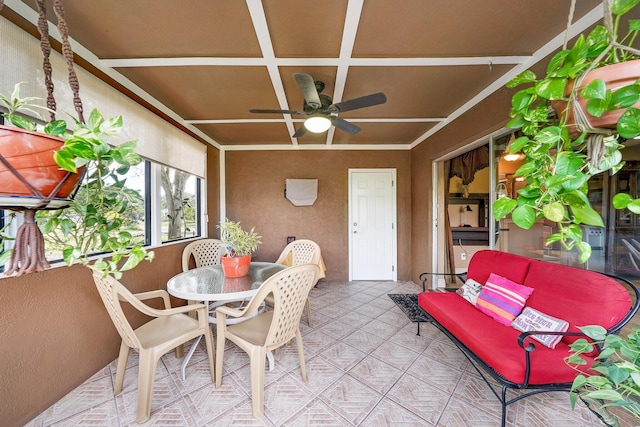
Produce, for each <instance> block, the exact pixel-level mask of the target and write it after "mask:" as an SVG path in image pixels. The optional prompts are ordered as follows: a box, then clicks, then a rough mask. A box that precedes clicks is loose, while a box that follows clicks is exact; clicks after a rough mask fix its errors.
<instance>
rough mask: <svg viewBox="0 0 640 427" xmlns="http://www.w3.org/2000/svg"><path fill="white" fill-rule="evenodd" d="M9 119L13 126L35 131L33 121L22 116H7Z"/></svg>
mask: <svg viewBox="0 0 640 427" xmlns="http://www.w3.org/2000/svg"><path fill="white" fill-rule="evenodd" d="M7 118H8V119H9V121H10V122H11V124H12V125H14V126H16V127H19V128H20V129H24V130H30V131H35V130H36V125H35V123H33V122H32V121H31V120H29V119H26V118H24V117H22V116H16V115H7Z"/></svg>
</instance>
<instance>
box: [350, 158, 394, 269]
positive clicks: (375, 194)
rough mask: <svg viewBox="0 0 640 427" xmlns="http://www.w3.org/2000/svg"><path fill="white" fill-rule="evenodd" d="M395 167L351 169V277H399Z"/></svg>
mask: <svg viewBox="0 0 640 427" xmlns="http://www.w3.org/2000/svg"><path fill="white" fill-rule="evenodd" d="M395 181H396V170H395V169H349V260H350V265H349V280H396V279H397V271H396V270H397V269H396V265H397V262H396V257H397V255H396V253H397V249H396V244H397V243H396V239H397V233H396V186H395Z"/></svg>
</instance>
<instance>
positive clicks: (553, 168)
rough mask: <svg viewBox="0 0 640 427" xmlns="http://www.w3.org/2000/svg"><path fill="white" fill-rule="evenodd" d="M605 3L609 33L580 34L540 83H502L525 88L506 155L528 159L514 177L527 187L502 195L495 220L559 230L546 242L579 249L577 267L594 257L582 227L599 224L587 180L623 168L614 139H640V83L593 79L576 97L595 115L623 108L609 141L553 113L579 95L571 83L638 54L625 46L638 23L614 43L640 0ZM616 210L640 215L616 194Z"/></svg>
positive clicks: (516, 102) (526, 77) (529, 79)
mask: <svg viewBox="0 0 640 427" xmlns="http://www.w3.org/2000/svg"><path fill="white" fill-rule="evenodd" d="M604 2H605V4H606V5H609V4H610V7H611V13H612V16H613V17H614V18H613V21H612V22H613V24H612V28H605V27H603V26H597V27H596V28H595V29H594V30H593V31H591V33H590V34H589V35H588V36H586V37H585V36H584V35H580V36H579V37H578V39H577V41H576V42H575V44H574V45H573V47H572V48H570V49H565V50H562V51H560V52H559V53H557V54H556V55H555V56H554V57H553V58H552V59H551V61H550V62H549V64H548V67H547V73H546V75H545V76H544V77H542V78H540V79H538V78H537V77H536V75H535V74H534V73H533V72H531V71H525V72H523V73H521V74H520V75H518V76H517V77H516V78H514V79H513V80H512V81H511V82H509V83H508V84H507V87H509V88H514V87H517V86H520V85H522V84H527V85H528V86H527V87H526V88H525V89H521V90H519V91H518V92H516V93H515V94H514V95H513V97H512V101H511V111H510V116H511V120H510V121H509V122H508V124H507V127H510V128H513V129H519V130H520V131H521V133H522V136H521V137H519V138H517V139H516V140H515V141H514V142H513V143H512V144H511V145H510V147H509V152H510V153H518V152H522V153H524V154H525V156H526V160H525V162H524V164H523V165H522V166H521V167H520V168H519V169H518V170H517V171H516V172H515V174H514V176H517V177H523V178H524V179H525V181H526V183H527V184H526V186H525V187H524V188H522V189H521V190H519V191H518V195H517V197H516V198H509V197H502V198H500V199H498V200H497V201H496V202H495V203H494V205H493V213H494V216H495V218H496V219H498V220H499V219H502V218H504V217H505V216H507V215H509V214H511V218H512V220H513V222H514V223H515V224H516V225H518V226H519V227H521V228H524V229H529V228H531V227H532V226H533V224H534V223H535V222H536V221H537V220H540V219H546V220H549V221H551V222H554V223H556V225H557V230H558V231H557V232H556V233H553V234H551V235H550V236H549V238H548V239H547V242H546V243H547V244H551V243H554V242H560V243H561V244H562V246H563V248H565V249H567V250H571V249H573V248H577V249H578V251H579V253H580V261H581V262H585V261H586V260H587V259H589V257H590V256H591V246H590V245H589V244H588V243H587V242H585V241H583V236H582V230H581V228H580V225H581V224H586V225H591V226H597V227H603V226H604V223H603V220H602V217H601V216H600V214H599V213H598V212H597V211H595V210H594V209H593V208H592V207H591V203H590V202H589V199H588V198H587V191H588V181H589V179H590V178H591V177H592V176H594V175H596V174H599V173H603V172H609V173H611V174H613V173H616V172H617V171H618V170H620V168H622V166H623V165H624V162H623V161H622V154H621V152H620V150H621V149H622V148H623V145H622V144H621V143H620V142H618V138H619V137H620V136H621V137H623V138H632V137H634V136H637V135H640V110H639V109H638V108H636V107H633V105H634V104H635V103H636V102H638V100H640V80H638V81H636V82H634V83H633V84H631V85H628V86H625V87H622V88H619V89H617V90H615V91H614V90H611V88H607V87H606V85H605V83H604V81H602V80H600V79H595V80H594V81H593V82H592V83H590V84H589V85H587V86H586V87H584V88H583V89H582V90H581V92H580V96H582V97H584V98H586V99H588V101H587V110H588V112H589V113H590V114H592V115H594V116H601V115H602V114H603V113H604V112H605V111H609V110H614V109H624V110H625V111H624V113H623V114H622V116H621V117H620V119H619V120H618V123H617V130H613V131H612V132H610V135H608V136H604V137H596V136H594V135H595V134H591V133H590V132H589V131H588V130H583V131H582V132H577V133H576V126H575V124H569V123H568V117H569V114H568V113H567V111H564V112H562V111H561V113H560V114H556V113H550V111H551V109H552V104H554V103H555V102H557V101H565V102H566V107H565V108H571V106H572V105H573V103H574V100H575V98H576V97H577V94H576V90H568V85H569V83H570V82H575V81H576V80H577V79H579V78H580V76H581V75H582V74H583V73H585V72H587V71H590V70H592V69H595V68H600V67H603V66H605V65H610V64H616V63H622V62H626V61H630V60H632V59H637V58H638V55H637V53H630V52H631V51H633V52H638V51H636V50H634V49H631V48H630V46H631V45H632V44H633V43H634V42H635V39H636V37H637V34H638V31H640V20H637V19H635V20H633V19H632V20H629V25H628V29H629V30H628V32H627V33H626V34H625V35H623V36H621V37H619V35H618V31H619V30H620V22H621V18H622V17H623V16H624V15H625V14H627V13H629V12H630V11H631V10H633V8H634V7H636V6H637V5H638V4H639V3H640V0H612V1H611V0H604ZM576 86H577V85H576ZM567 94H568V95H567ZM597 138H600V140H599V141H598V140H597ZM594 147H595V148H594ZM614 206H615V207H616V208H618V209H623V208H629V209H630V210H632V211H633V212H637V213H640V201H637V200H633V199H632V198H631V197H630V196H628V195H622V194H620V195H616V196H615V198H614Z"/></svg>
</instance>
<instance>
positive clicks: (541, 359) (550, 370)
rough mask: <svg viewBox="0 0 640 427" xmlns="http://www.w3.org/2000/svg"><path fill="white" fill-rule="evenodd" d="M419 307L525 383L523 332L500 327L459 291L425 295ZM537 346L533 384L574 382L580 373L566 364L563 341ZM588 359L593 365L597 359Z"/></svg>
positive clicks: (501, 370)
mask: <svg viewBox="0 0 640 427" xmlns="http://www.w3.org/2000/svg"><path fill="white" fill-rule="evenodd" d="M536 292H537V291H536ZM533 295H535V292H534V293H533ZM418 304H419V305H420V307H422V308H423V309H425V310H426V311H427V312H428V313H429V314H430V315H431V316H432V317H433V318H434V319H435V320H437V321H438V322H439V323H440V324H441V325H442V326H444V327H445V328H446V329H447V330H448V331H449V332H451V334H452V335H454V336H455V337H456V338H458V340H460V341H461V342H462V343H463V344H464V345H466V346H467V347H468V348H469V350H471V351H472V352H473V353H474V354H476V355H477V356H478V357H479V358H480V359H482V360H483V361H484V362H485V363H486V364H487V365H489V366H490V367H491V368H493V369H494V370H495V371H496V372H498V373H499V374H500V375H501V376H502V377H503V378H505V379H506V380H509V381H511V382H514V383H516V384H522V383H523V381H524V375H525V352H524V350H523V349H522V348H521V347H520V346H519V345H518V335H520V331H517V330H515V329H513V328H511V327H510V326H504V325H501V324H499V323H498V322H496V321H495V320H493V319H492V318H491V317H489V316H487V315H486V314H484V313H482V312H481V311H480V310H478V309H477V308H476V307H474V306H473V305H471V304H469V303H467V302H466V301H465V300H464V299H463V298H461V297H460V296H459V295H457V294H456V293H455V292H422V293H420V294H419V295H418ZM535 344H536V349H535V351H533V352H532V353H531V367H532V369H531V375H530V377H529V384H532V385H536V384H554V383H570V382H572V381H573V379H574V378H575V376H576V375H577V372H576V371H575V370H574V369H572V368H571V367H569V366H567V364H566V363H565V361H564V358H565V357H566V356H568V355H569V354H570V353H569V347H568V344H567V343H565V342H562V341H561V342H560V343H558V345H557V346H556V348H555V349H550V348H548V347H546V346H544V345H542V344H540V343H535ZM585 359H586V360H587V361H588V365H589V366H590V365H591V363H592V361H593V360H592V359H591V358H589V357H586V358H585Z"/></svg>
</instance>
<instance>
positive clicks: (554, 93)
mask: <svg viewBox="0 0 640 427" xmlns="http://www.w3.org/2000/svg"><path fill="white" fill-rule="evenodd" d="M566 87H567V79H564V78H546V79H544V80H540V81H539V82H538V83H537V84H536V86H535V88H536V94H537V95H538V96H539V97H541V98H544V99H548V100H551V101H553V100H557V99H564V91H565V88H566Z"/></svg>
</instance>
